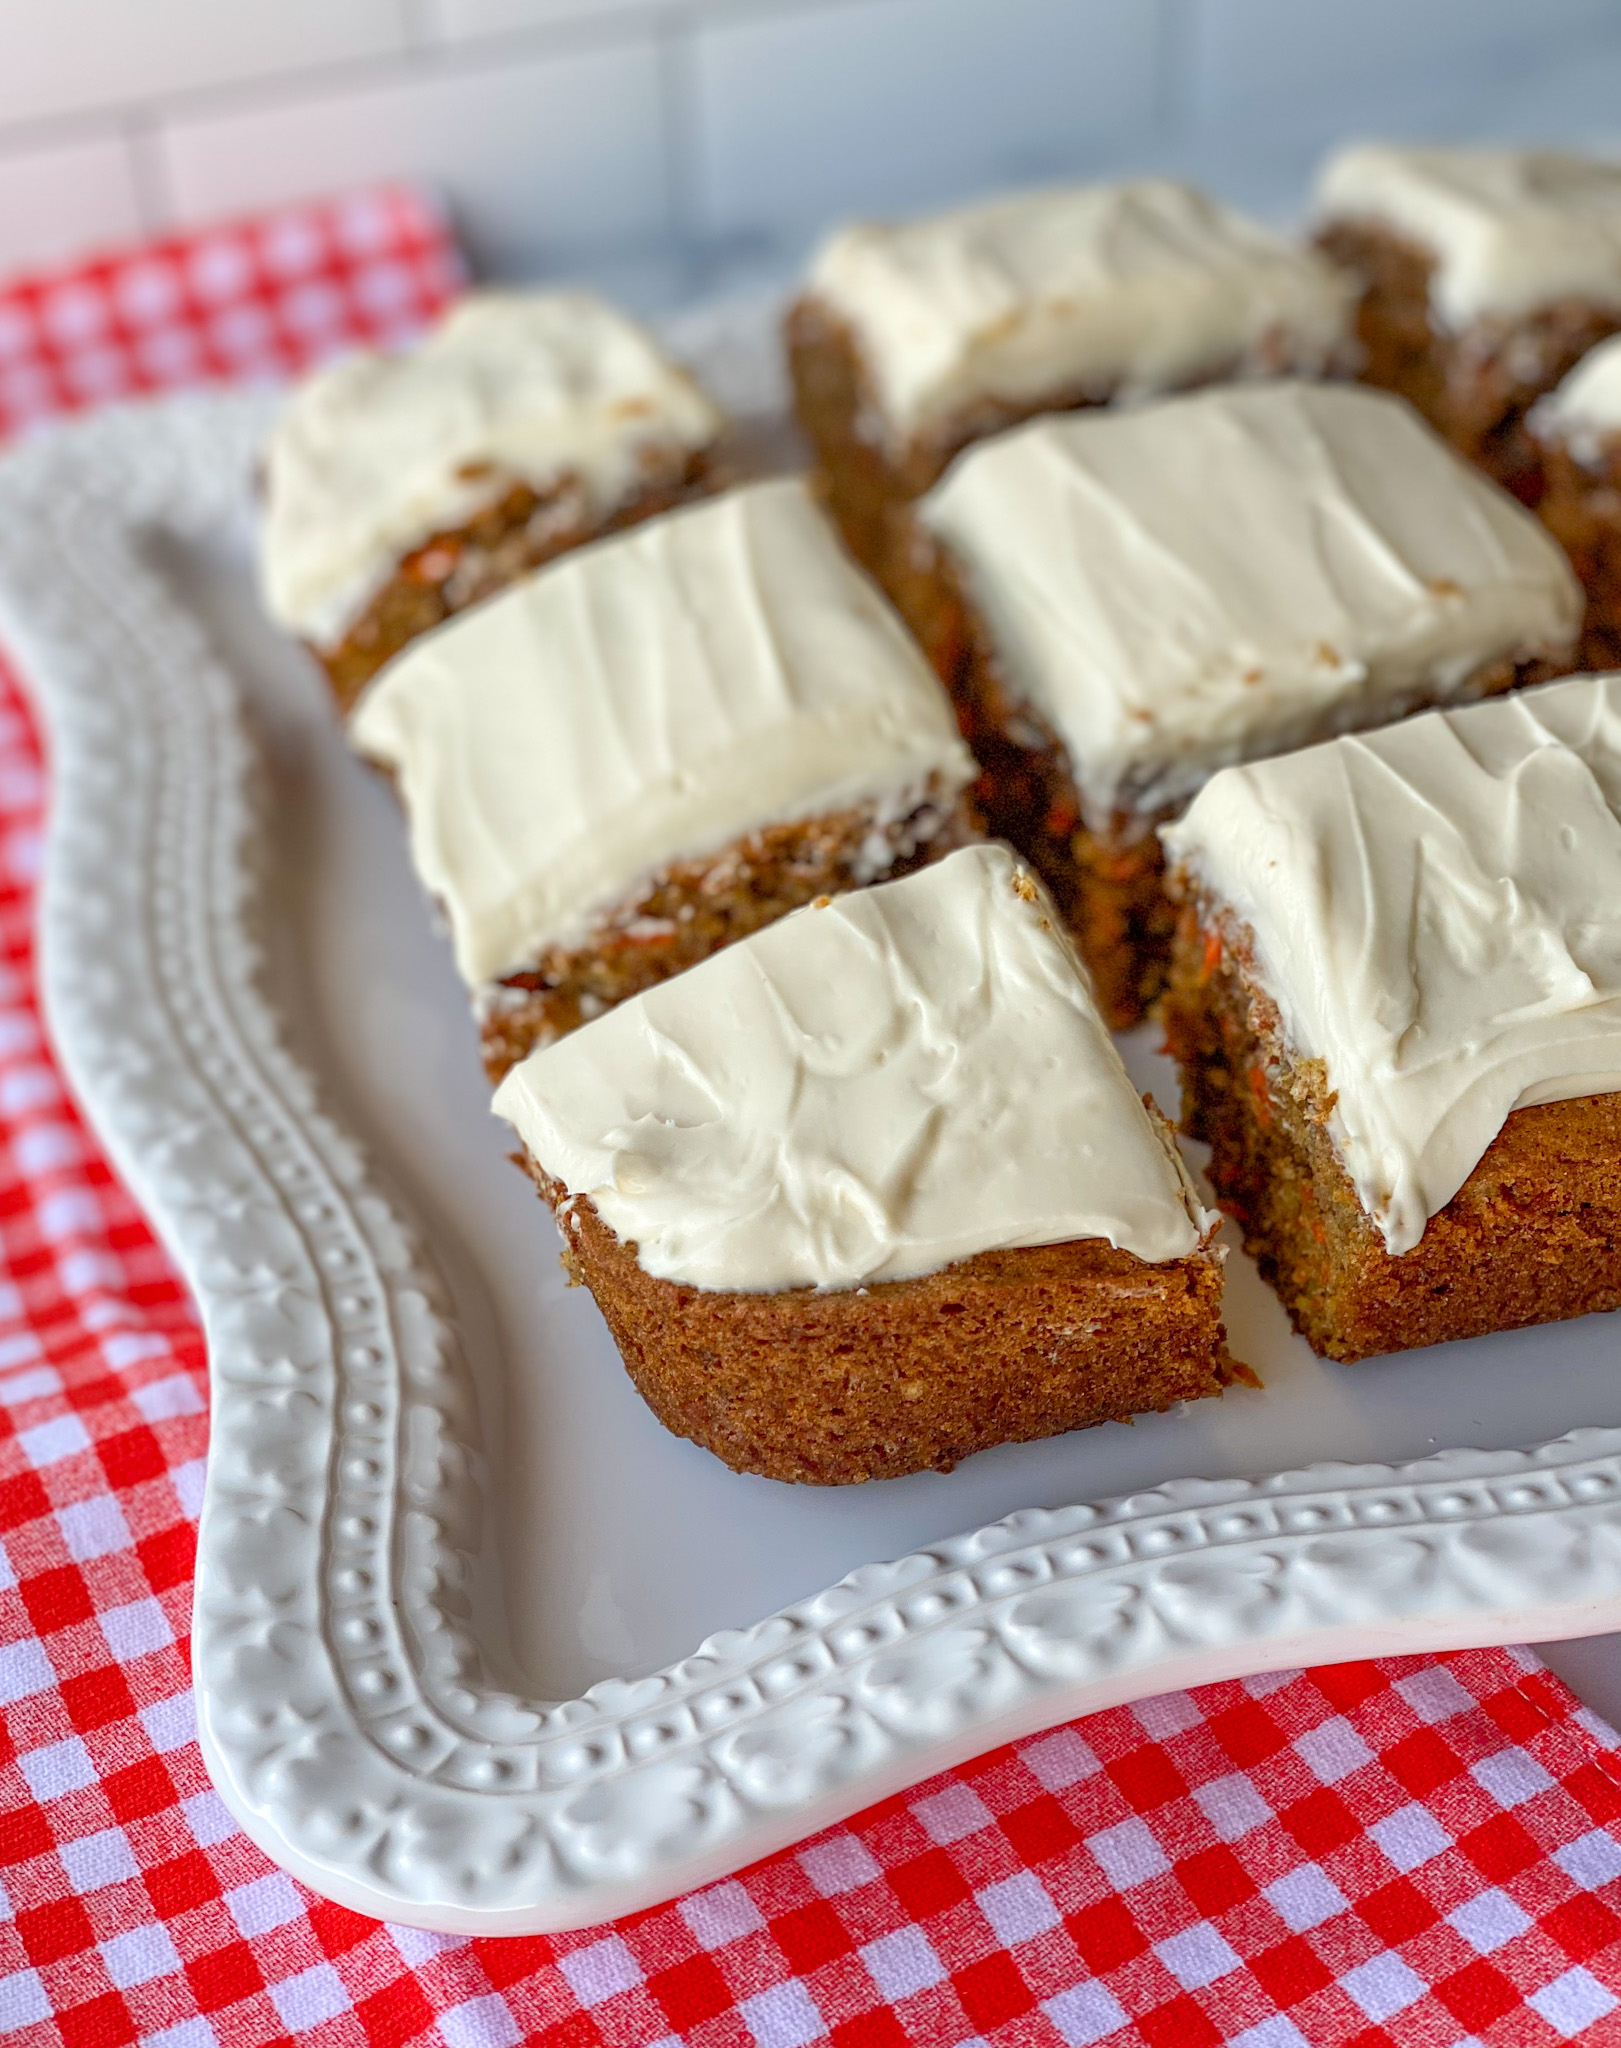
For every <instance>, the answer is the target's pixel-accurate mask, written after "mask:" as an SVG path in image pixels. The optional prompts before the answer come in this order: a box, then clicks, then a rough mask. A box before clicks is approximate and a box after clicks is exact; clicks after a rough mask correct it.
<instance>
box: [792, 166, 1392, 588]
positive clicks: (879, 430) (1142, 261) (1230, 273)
mask: <svg viewBox="0 0 1621 2048" xmlns="http://www.w3.org/2000/svg"><path fill="white" fill-rule="evenodd" d="M1353 300H1354V292H1353V291H1352V289H1351V287H1350V285H1349V284H1348V282H1347V280H1346V279H1345V278H1344V277H1343V275H1341V274H1340V273H1337V272H1336V271H1335V270H1334V268H1333V267H1332V266H1331V265H1329V264H1328V263H1326V262H1324V261H1323V260H1322V259H1321V258H1320V257H1318V256H1316V255H1314V254H1313V253H1312V252H1311V251H1309V250H1303V249H1298V248H1294V247H1292V246H1291V245H1290V244H1289V243H1287V242H1285V241H1283V240H1282V239H1280V238H1279V237H1278V236H1276V235H1274V234H1272V233H1270V232H1269V231H1268V230H1267V229H1265V228H1262V227H1260V226H1258V225H1257V224H1256V223H1255V222H1253V221H1250V220H1246V219H1245V218H1244V217H1243V216H1242V215H1240V214H1237V213H1233V212H1232V211H1230V210H1229V209H1228V208H1227V207H1225V206H1222V205H1219V204H1218V203H1217V202H1216V201H1215V200H1214V199H1211V198H1209V197H1207V196H1206V195H1205V194H1204V193H1202V192H1198V191H1195V190H1193V189H1192V188H1191V187H1189V186H1186V185H1179V184H1174V183H1172V182H1170V181H1169V180H1166V179H1158V178H1145V179H1140V180H1137V181H1135V182H1132V183H1127V184H1116V185H1083V186H1076V187H1068V188H1060V189H1057V190H1052V191H1044V192H1031V193H1026V194H1023V195H1020V196H1018V197H1015V198H1010V199H997V200H992V201H991V202H990V203H989V204H986V205H980V206H972V207H967V208H965V209H963V210H962V211H960V212H955V213H945V214H937V215H935V216H933V217H932V218H930V219H925V220H916V221H909V222H905V223H902V224H900V225H886V224H881V223H867V224H863V225H860V226H856V227H847V228H845V229H843V230H842V231H840V232H839V233H838V234H835V235H834V236H833V237H832V239H831V240H830V241H829V242H828V243H827V244H826V246H825V247H824V248H823V249H822V251H821V253H820V255H819V256H818V257H817V258H816V261H815V264H814V266H813V268H812V270H811V273H810V277H809V279H808V281H807V283H806V286H805V290H804V292H803V295H802V296H801V297H800V298H799V300H798V301H797V302H796V304H795V305H794V306H793V308H792V309H791V310H790V313H789V316H788V325H787V340H788V352H789V360H790V365H791V368H792V372H793V381H794V390H795V395H796V403H797V408H798V413H799V418H800V422H801V424H802V425H803V427H804V428H805V431H806V433H807V434H808V435H809V436H810V438H811V440H812V442H813V443H814V444H815V447H816V451H817V455H818V458H819V460H820V463H821V467H822V470H823V472H824V475H825V477H826V480H827V483H828V486H829V492H830V497H831V502H832V504H833V507H834V510H835V512H836V513H837V515H838V517H839V520H840V522H841V524H842V525H843V527H844V529H845V533H846V535H847V537H848V538H849V540H850V542H851V545H852V546H853V547H854V548H855V550H856V552H857V554H859V555H860V556H861V557H862V559H863V560H865V561H866V562H867V563H868V565H869V566H870V567H874V568H877V569H880V570H882V568H883V566H884V560H885V554H886V550H887V547H888V545H889V543H890V535H889V516H888V515H889V508H890V507H891V506H892V505H893V504H895V503H896V502H897V501H900V502H904V501H905V500H906V499H909V498H913V497H916V496H917V495H918V493H919V492H921V491H925V490H927V489H928V487H929V485H930V484H932V483H933V482H934V480H935V479H936V477H938V476H939V474H940V472H941V471H942V470H943V469H944V468H945V466H946V464H947V462H948V461H949V460H950V459H951V457H952V456H953V455H954V454H955V453H956V452H957V450H958V449H959V448H962V447H964V446H965V445H966V444H967V443H968V442H970V441H973V440H977V439H979V438H980V437H982V436H983V435H985V434H988V433H995V432H997V431H999V430H1000V429H1002V428H1004V427H1007V426H1011V425H1012V424H1014V423H1015V422H1016V421H1018V420H1022V419H1027V418H1029V417H1030V415H1032V414H1033V413H1038V412H1053V411H1060V410H1068V409H1071V408H1073V407H1076V406H1083V405H1106V404H1109V403H1110V402H1112V401H1113V400H1115V399H1137V398H1142V397H1144V396H1148V395H1151V394H1153V393H1156V392H1163V391H1170V390H1175V389H1178V388H1180V387H1184V386H1187V385H1192V384H1200V383H1208V382H1210V381H1212V380H1213V379H1216V378H1230V377H1240V376H1263V375H1277V374H1280V373H1291V374H1295V375H1306V376H1316V375H1319V374H1323V373H1325V372H1330V371H1336V370H1338V371H1346V372H1348V371H1349V369H1350V368H1351V367H1352V366H1353V363H1354V344H1353V342H1352V337H1351V316H1352V310H1353Z"/></svg>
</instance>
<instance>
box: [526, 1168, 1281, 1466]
mask: <svg viewBox="0 0 1621 2048" xmlns="http://www.w3.org/2000/svg"><path fill="white" fill-rule="evenodd" d="M524 1164H525V1166H526V1169H527V1171H528V1172H529V1173H530V1175H531V1176H532V1178H533V1179H534V1181H535V1183H536V1185H537V1186H538V1187H539V1189H540V1192H541V1194H542V1195H543V1196H544V1198H545V1200H546V1201H547V1202H548V1203H549V1204H550V1205H551V1208H552V1212H553V1214H554V1215H555V1216H556V1218H557V1221H558V1226H559V1228H560V1229H561V1231H562V1233H563V1266H564V1270H565V1271H566V1272H567V1273H568V1276H569V1278H570V1280H571V1282H574V1283H576V1284H579V1285H583V1286H585V1287H588V1288H589V1289H590V1291H591V1293H592V1295H593V1297H594V1298H595V1300H596V1303H597V1306H598V1308H599V1309H600V1310H601V1311H602V1316H603V1320H604V1321H605V1322H606V1323H607V1325H608V1328H609V1330H610V1331H611V1332H612V1334H613V1339H614V1342H615V1343H616V1344H617V1345H618V1347H619V1353H620V1356H621V1358H623V1360H624V1362H625V1369H626V1371H627V1372H628V1373H629V1374H630V1377H631V1380H632V1382H633V1383H634V1385H635V1387H636V1390H637V1392H638V1393H639V1394H640V1395H641V1396H642V1399H643V1400H644V1401H646V1403H647V1405H648V1406H649V1407H650V1408H651V1409H652V1411H653V1413H654V1414H655V1415H656V1416H657V1417H658V1419H659V1421H660V1422H662V1423H663V1424H664V1426H665V1428H666V1429H668V1430H671V1431H672V1432H673V1433H674V1434H675V1435H677V1436H684V1437H687V1438H690V1440H691V1441H692V1442H693V1443H696V1444H699V1445H701V1446H702V1447H703V1449H705V1450H707V1451H712V1452H713V1453H714V1454H715V1456H716V1457H717V1458H719V1459H721V1461H722V1462H723V1463H724V1464H727V1465H729V1466H730V1467H731V1468H732V1470H733V1471H734V1472H754V1473H758V1474H760V1475H761V1476H762V1477H764V1478H767V1479H782V1480H788V1481H792V1482H794V1483H797V1484H800V1485H811V1486H848V1485H854V1484H856V1483H857V1482H859V1481H862V1480H867V1479H892V1478H896V1477H898V1476H899V1475H900V1474H902V1473H905V1472H920V1471H936V1472H949V1471H950V1470H951V1468H952V1467H953V1466H954V1465H956V1464H958V1463H959V1462H960V1461H961V1460H962V1459H964V1458H967V1457H971V1456H972V1455H973V1453H974V1452H975V1451H982V1450H987V1449H989V1448H990V1447H991V1446H992V1445H993V1444H1002V1443H1023V1442H1027V1441H1030V1440H1031V1439H1033V1438H1036V1437H1046V1436H1058V1435H1061V1434H1063V1433H1064V1432H1065V1431H1067V1430H1071V1429H1086V1428H1090V1427H1091V1426H1092V1425H1093V1424H1095V1423H1099V1422H1110V1421H1122V1422H1123V1421H1126V1420H1128V1419H1129V1418H1130V1417H1132V1416H1133V1415H1141V1414H1147V1413H1150V1412H1152V1411H1156V1410H1161V1409H1166V1408H1171V1407H1174V1406H1175V1405H1176V1403H1177V1402H1179V1401H1191V1400H1197V1399H1199V1398H1201V1397H1202V1396H1204V1395H1207V1394H1219V1393H1220V1392H1221V1391H1222V1389H1223V1388H1224V1387H1226V1386H1229V1385H1231V1384H1232V1382H1233V1381H1234V1380H1245V1381H1247V1382H1250V1383H1252V1384H1253V1383H1254V1375H1253V1374H1252V1373H1250V1372H1249V1371H1248V1370H1247V1368H1245V1367H1243V1366H1240V1365H1238V1364H1237V1363H1235V1361H1234V1360H1233V1359H1231V1358H1230V1357H1229V1356H1228V1354H1227V1345H1226V1332H1225V1330H1224V1329H1223V1327H1222V1322H1221V1276H1222V1262H1221V1255H1220V1253H1219V1252H1218V1251H1217V1250H1215V1249H1214V1248H1213V1247H1212V1246H1211V1245H1210V1244H1209V1243H1208V1242H1207V1243H1206V1244H1205V1245H1204V1246H1202V1247H1201V1248H1200V1250H1199V1251H1197V1252H1195V1253H1193V1254H1192V1255H1191V1256H1190V1257H1188V1258H1185V1259H1176V1260H1173V1261H1169V1262H1167V1263H1166V1264H1165V1265H1160V1266H1154V1265H1149V1264H1146V1263H1145V1262H1144V1261H1143V1260H1141V1259H1139V1258H1137V1257H1135V1256H1134V1255H1133V1254H1132V1253H1130V1252H1123V1251H1117V1250H1115V1248H1114V1247H1113V1246H1112V1245H1109V1244H1107V1243H1106V1242H1104V1241H1103V1240H1102V1239H1095V1238H1089V1239H1084V1240H1081V1241H1079V1242H1076V1243H1072V1244H1059V1245H1044V1246H1040V1247H1037V1248H1033V1249H1030V1250H1018V1251H995V1252H981V1253H980V1254H979V1255H978V1256H977V1257H975V1258H971V1259H964V1260H963V1261H961V1262H960V1263H959V1264H957V1265H954V1266H948V1267H946V1268H945V1269H944V1270H943V1271H941V1272H938V1273H930V1274H926V1275H924V1276H923V1277H922V1278H920V1279H915V1280H892V1281H882V1282H878V1283H875V1284H874V1285H872V1286H869V1287H864V1288H846V1289H840V1290H837V1291H830V1292H820V1291H818V1290H816V1289H814V1288H795V1289H792V1290H791V1291H788V1292H785V1293H781V1294H737V1293H722V1292H709V1291H706V1290H704V1289H701V1288H697V1287H691V1286H687V1285H685V1284H683V1283H681V1282H679V1281H674V1280H660V1279H655V1278H654V1277H653V1276H652V1275H651V1274H649V1273H646V1272H644V1271H643V1269H642V1267H641V1266H640V1265H639V1264H638V1263H637V1258H636V1247H635V1245H634V1244H627V1243H625V1242H623V1241H622V1240H621V1239H620V1238H619V1237H617V1236H616V1235H615V1234H614V1232H613V1231H612V1230H611V1229H610V1228H609V1227H608V1225H607V1224H605V1223H604V1222H603V1220H602V1218H601V1217H600V1216H599V1215H598V1214H597V1212H596V1210H595V1208H594V1207H593V1206H592V1204H591V1202H590V1200H589V1199H588V1198H585V1197H583V1196H582V1197H580V1198H578V1199H570V1198H569V1196H568V1195H567V1193H566V1191H565V1189H564V1188H563V1187H562V1185H561V1184H560V1183H559V1182H557V1181H555V1180H553V1179H551V1178H550V1176H549V1175H548V1174H547V1173H546V1172H545V1170H544V1169H543V1168H542V1167H540V1166H539V1165H537V1164H536V1162H535V1161H534V1160H533V1159H526V1160H525V1162H524Z"/></svg>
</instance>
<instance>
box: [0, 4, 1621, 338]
mask: <svg viewBox="0 0 1621 2048" xmlns="http://www.w3.org/2000/svg"><path fill="white" fill-rule="evenodd" d="M5 28H6V44H5V49H6V57H5V63H4V65H3V67H0V266H4V267H12V266H15V265H17V264H21V263H34V262H48V261H50V260H52V259H54V258H56V257H58V256H61V255H65V254H68V253H71V252H72V251H73V250H75V249H79V248H83V247H85V246H87V245H88V244H91V243H94V242H103V241H108V240H120V239H125V238H127V237H128V236H130V235H132V234H134V233H137V232H138V231H139V229H140V228H141V227H142V226H143V225H144V226H146V227H152V226H155V225H162V224H163V221H164V220H165V219H167V217H168V213H169V211H170V201H171V200H172V202H173V209H172V210H173V211H174V213H175V215H176V217H177V218H178V219H179V220H180V221H182V222H186V223H189V222H192V221H196V220H201V219H205V218H210V217H217V216H220V215H225V214H229V213H233V212H237V211H240V210H243V209H247V208H252V207H256V206H261V205H272V204H275V203H277V202H278V201H281V200H284V199H288V198H296V197H298V196H301V195H307V194H313V193H318V192H326V191H330V190H333V189H335V188H337V187H340V186H345V185H350V184H354V183H357V182H364V181H370V180H372V179H377V178H388V177H416V178H422V179H426V180H429V181H432V182H434V183H436V184H438V185H439V186H441V187H442V188H443V189H444V190H445V191H446V193H447V194H448V196H449V197H450V199H451V201H452V203H453V205H454V207H455V209H456V212H457V214H458V217H459V219H460V221H461V223H462V225H463V227H464V229H465V231H466V234H467V237H468V241H469V244H470V248H471V251H472V254H473V256H474V258H475V260H476V261H478V262H479V263H481V265H482V266H483V267H484V268H485V269H487V270H489V271H491V272H493V273H495V274H507V275H514V276H524V275H536V274H542V273H545V272H548V271H550V272H556V271H557V270H559V269H562V268H565V267H566V268H569V269H573V270H583V271H586V272H589V273H590V274H591V275H593V276H595V277H598V278H600V279H602V280H603V281H604V282H605V283H608V282H609V281H611V282H612V284H613V285H615V286H617V287H620V288H622V289H624V290H625V291H626V292H627V293H629V295H630V296H631V297H632V298H634V299H636V300H637V301H638V302H640V303H642V304H644V305H649V306H651V305H656V304H659V303H668V302H669V301H670V300H672V299H674V298H679V297H681V296H682V295H683V294H685V293H689V292H690V291H691V289H692V288H693V286H694V285H695V284H701V285H703V286H704V287H705V288H708V289H716V288H726V287H731V286H736V285H753V284H756V283H758V281H759V280H760V279H761V277H763V276H764V275H766V274H767V272H770V273H772V274H775V275H777V276H783V275H789V274H792V271H793V269H794V267H795V266H797V265H798V264H799V263H800V262H802V260H803V256H804V253H805V250H806V248H807V247H808V245H809V243H810V241H811V239H812V237H813V236H814V235H815V234H816V233H817V232H818V231H819V230H820V228H821V227H822V226H823V225H824V224H825V223H826V222H828V221H829V220H831V219H834V218H837V217H839V216H841V215H849V214H852V213H858V212H867V211H872V212H901V211H907V210H911V209H925V208H929V207H932V206H938V205H945V204H949V203H950V202H952V201H953V200H956V199H961V198H965V197H969V196H971V195H973V194H975V193H978V192H982V191H986V190H989V189H993V188H995V187H998V186H1008V185H1012V184H1018V183H1024V182H1036V181H1039V180H1041V179H1045V178H1053V177H1063V176H1112V175H1120V174H1125V173H1129V172H1135V171H1142V170H1164V171H1168V172H1171V173H1173V174H1177V175H1184V176H1190V177H1193V178H1195V179H1198V180H1201V181H1205V182H1209V183H1210V184H1212V185H1213V186H1214V187H1215V188H1216V189H1217V190H1220V191H1223V192H1225V193H1226V194H1227V195H1228V196H1229V197H1231V198H1234V199H1236V200H1237V201H1238V202H1239V203H1240V204H1244V205H1249V206H1252V207H1255V208H1257V209H1259V210H1261V211H1264V212H1267V213H1269V214H1273V215H1276V216H1277V217H1279V218H1282V219H1290V218H1295V217H1298V216H1299V214H1300V212H1301V210H1302V208H1303V205H1304V200H1305V194H1306V191H1307V189H1308V186H1309V181H1310V174H1311V171H1312V168H1313V166H1314V164H1315V162H1316V161H1317V160H1318V158H1319V157H1320V156H1321V154H1322V152H1323V151H1324V150H1325V149H1326V148H1327V147H1329V146H1331V145H1332V144H1333V143H1334V142H1335V141H1337V140H1339V139H1341V138H1342V137H1344V136H1345V135H1346V134H1350V133H1359V132H1360V133H1367V132H1370V131H1371V132H1381V133H1386V134H1392V135H1404V134H1405V135H1434V136H1435V137H1437V138H1438V139H1446V140H1463V139H1467V138H1469V137H1471V136H1480V137H1501V138H1502V139H1504V140H1509V139H1513V140H1522V141H1528V140H1534V139H1537V138H1539V137H1540V138H1546V139H1548V140H1550V141H1554V142H1558V141H1561V140H1569V141H1571V142H1572V143H1574V144H1576V145H1577V146H1586V145H1592V144H1597V145H1598V146H1600V147H1606V146H1608V147H1615V146H1617V138H1618V136H1621V116H1617V115H1616V114H1615V113H1614V112H1613V111H1612V110H1613V109H1615V108H1617V107H1621V92H1618V90H1617V80H1618V79H1621V11H1618V9H1617V7H1616V0H32V4H31V5H29V6H28V7H26V8H24V7H22V6H21V5H16V6H11V7H7V8H5ZM53 124H54V125H53ZM143 215H144V216H145V218H144V219H143V218H142V216H143ZM154 215H155V216H159V217H160V218H157V219H154V218H153V216H154Z"/></svg>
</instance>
